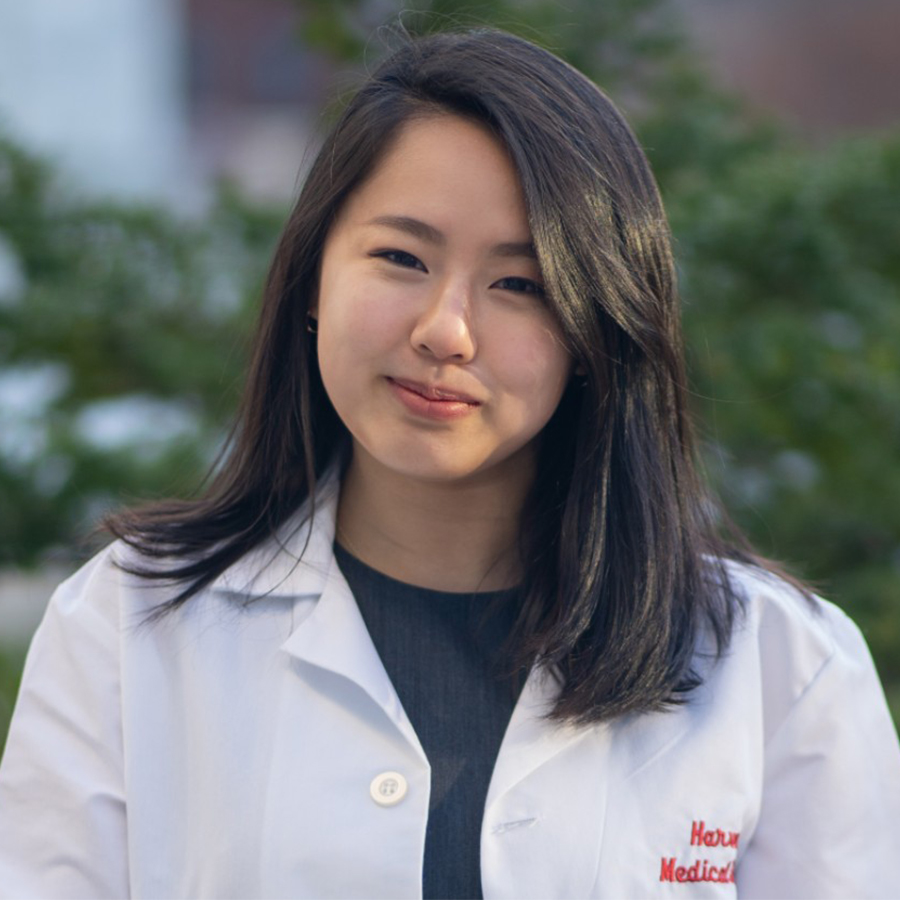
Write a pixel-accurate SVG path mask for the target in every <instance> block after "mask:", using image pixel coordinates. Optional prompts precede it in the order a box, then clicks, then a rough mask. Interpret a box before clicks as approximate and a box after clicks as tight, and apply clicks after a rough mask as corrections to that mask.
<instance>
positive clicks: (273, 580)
mask: <svg viewBox="0 0 900 900" xmlns="http://www.w3.org/2000/svg"><path fill="white" fill-rule="evenodd" d="M333 493H334V492H332V496H331V498H330V499H329V500H328V502H327V503H326V504H325V505H324V506H323V507H322V508H321V509H320V510H319V511H318V512H317V515H316V519H315V525H314V527H313V529H312V533H311V537H310V542H309V545H308V547H307V549H306V551H305V554H304V556H303V561H302V562H301V563H299V564H297V563H296V558H295V557H296V554H297V552H298V550H299V548H301V547H302V546H303V542H304V538H305V530H304V531H302V532H300V533H297V534H295V535H294V536H293V537H292V538H290V539H289V540H288V541H287V545H286V547H285V548H284V549H281V550H280V549H279V548H278V547H277V546H276V545H275V543H274V542H273V543H270V544H269V545H267V546H265V547H263V548H261V549H260V550H258V551H256V552H254V553H253V554H251V555H250V556H248V557H247V558H245V559H244V560H242V561H241V562H240V563H238V564H237V565H236V566H234V567H233V568H232V569H230V570H229V571H228V572H226V573H225V574H224V575H223V576H222V577H220V578H219V579H218V580H217V581H216V582H215V584H214V585H212V587H211V588H210V589H208V590H206V591H204V592H203V593H202V594H201V595H199V596H197V597H196V598H195V599H193V600H191V601H190V602H189V603H188V604H187V605H186V606H185V607H184V608H183V609H182V610H181V611H179V612H178V613H176V614H175V615H173V616H171V617H170V618H169V619H167V620H164V621H162V622H161V623H158V624H156V625H153V626H149V627H148V626H144V627H139V626H140V621H141V619H142V617H143V616H145V615H146V611H147V608H148V605H149V604H150V603H152V602H155V601H158V600H159V599H161V597H162V596H164V594H163V593H161V592H160V590H159V588H158V587H153V588H149V587H147V586H146V583H145V582H139V581H138V580H136V579H134V578H132V577H130V576H126V575H123V574H122V572H121V571H119V570H117V569H116V568H115V567H113V566H112V565H111V562H110V560H111V556H112V554H113V553H115V552H117V550H116V548H115V547H113V548H112V549H111V550H107V551H106V552H104V553H101V554H100V555H99V556H98V557H97V558H95V559H94V560H93V561H92V562H90V563H89V564H88V565H87V566H85V567H84V568H83V569H82V570H81V571H80V572H78V573H77V574H76V575H75V576H73V577H72V578H71V579H70V580H69V581H67V582H66V583H65V584H63V585H62V586H61V587H60V589H59V590H58V591H57V593H56V594H55V595H54V597H53V600H52V602H51V604H50V607H49V610H48V612H47V615H46V618H45V620H44V622H43V624H42V625H41V627H40V630H39V632H38V634H37V636H36V638H35V640H34V643H33V646H32V648H31V652H30V654H29V658H28V663H27V665H26V671H25V675H24V680H23V684H22V689H21V695H20V699H19V702H18V706H17V708H16V712H15V716H14V720H13V723H12V728H11V732H10V736H9V742H8V746H7V749H6V755H5V758H4V760H3V765H2V769H0V895H2V896H3V897H16V898H23V897H91V898H97V897H128V896H130V897H140V898H163V897H222V898H224V897H235V898H237V897H290V898H301V897H318V898H324V897H368V898H380V897H385V898H388V897H389V898H403V897H420V896H421V884H422V853H423V844H424V839H425V825H426V817H427V812H428V795H429V766H428V762H427V760H426V758H425V756H424V754H423V752H422V748H421V746H420V744H419V742H418V740H417V738H416V735H415V733H414V731H413V729H412V727H411V725H410V723H409V721H408V719H407V718H406V716H405V714H404V711H403V709H402V707H401V705H400V702H399V700H398V699H397V695H396V693H395V692H394V689H393V687H392V685H391V682H390V681H389V679H388V677H387V675H386V673H385V671H384V668H383V667H382V664H381V661H380V660H379V657H378V655H377V653H376V651H375V649H374V647H373V645H372V642H371V639H370V637H369V635H368V632H367V631H366V628H365V625H364V623H363V620H362V618H361V616H360V613H359V611H358V609H357V607H356V604H355V602H354V600H353V597H352V595H351V593H350V591H349V589H348V587H347V584H346V582H345V581H344V578H343V577H342V575H341V573H340V571H339V569H338V567H337V566H336V564H335V561H334V556H333V554H332V539H333V528H334V508H335V499H334V496H333ZM119 552H120V551H119ZM739 577H740V578H741V580H742V581H743V583H744V585H745V587H746V591H747V594H748V613H747V617H746V620H745V623H744V624H743V625H742V626H741V627H740V629H739V630H738V632H737V633H736V635H735V638H734V642H733V645H732V647H731V650H730V652H729V654H728V656H727V657H726V658H724V659H723V660H722V661H721V662H720V663H719V664H718V665H716V666H714V667H712V668H711V669H710V666H709V665H708V664H706V663H703V667H704V669H705V670H706V671H707V674H708V677H707V681H706V683H705V685H704V687H703V688H702V689H701V690H700V691H698V693H697V694H696V696H695V698H694V699H693V701H692V702H691V703H690V704H689V705H687V706H685V707H683V708H681V709H678V710H677V711H675V712H670V713H660V714H653V715H642V716H631V717H626V718H623V719H620V720H618V721H615V722H612V723H610V724H604V725H599V726H596V727H591V728H583V729H574V728H570V727H566V728H560V727H558V726H553V725H550V724H547V723H546V722H545V721H543V720H542V719H541V715H542V713H544V712H545V711H546V710H547V709H548V707H549V704H550V703H551V702H552V700H553V697H554V694H555V691H556V688H555V686H554V682H553V680H552V679H550V678H546V677H541V676H540V675H539V674H538V673H536V672H535V673H532V675H531V677H530V678H529V680H528V682H527V684H526V685H525V688H524V691H523V693H522V695H521V699H520V700H519V702H518V705H517V706H516V708H515V711H514V713H513V716H512V720H511V722H510V724H509V728H508V730H507V732H506V736H505V738H504V740H503V745H502V747H501V749H500V753H499V756H498V759H497V763H496V767H495V770H494V774H493V779H492V781H491V785H490V790H489V793H488V797H487V803H486V808H485V815H484V822H483V826H482V832H481V867H482V883H483V889H484V896H485V897H486V898H529V897H535V898H550V897H565V898H587V897H598V898H599V897H605V898H624V897H632V898H644V897H647V898H649V897H691V898H694V897H718V898H722V897H734V896H740V897H747V898H749V897H773V898H775V897H777V898H787V897H790V898H799V897H816V898H823V897H841V898H848V897H897V896H900V881H898V879H900V871H898V864H900V750H898V744H897V736H896V733H895V731H894V729H893V726H892V724H891V722H890V719H889V717H888V713H887V710H886V707H885V703H884V699H883V695H882V692H881V688H880V686H879V684H878V680H877V677H876V675H875V672H874V669H873V666H872V663H871V660H870V657H869V654H868V651H867V649H866V647H865V644H864V643H863V640H862V638H861V636H860V634H859V632H858V631H857V629H856V628H855V626H854V625H853V624H852V623H851V622H850V621H849V620H848V619H847V618H846V617H845V616H844V615H843V614H842V613H841V612H840V611H839V610H838V609H836V608H835V607H833V606H830V605H827V604H826V605H824V606H823V608H822V610H821V612H820V613H819V614H815V613H814V612H813V611H812V610H811V609H810V608H809V607H808V605H807V604H806V603H805V601H803V600H801V599H798V598H797V597H796V596H795V595H794V593H793V592H792V591H790V590H789V589H787V588H786V587H785V586H784V585H782V584H780V583H779V582H777V581H775V580H773V579H771V578H768V577H763V576H759V575H754V574H751V573H749V572H747V571H744V572H742V573H740V574H739ZM250 596H254V597H258V596H262V597H263V598H264V599H260V600H258V601H256V602H255V603H253V604H251V605H249V606H246V607H245V608H243V607H242V605H241V601H242V600H243V599H246V598H247V597H250ZM701 649H702V648H701ZM388 771H392V772H398V773H400V774H402V775H403V777H404V778H405V779H406V781H407V784H408V791H407V793H406V795H405V797H404V798H403V800H402V801H401V802H399V803H397V804H396V805H394V806H382V805H379V804H378V803H376V802H374V801H373V799H372V797H371V796H370V784H371V782H372V780H373V779H374V778H377V776H378V775H379V774H380V773H384V772H388ZM733 876H736V881H732V880H730V879H731V878H732V877H733ZM679 878H681V879H685V880H682V881H679ZM691 879H695V880H691ZM696 879H705V880H696Z"/></svg>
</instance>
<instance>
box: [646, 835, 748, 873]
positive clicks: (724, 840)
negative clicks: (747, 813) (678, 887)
mask: <svg viewBox="0 0 900 900" xmlns="http://www.w3.org/2000/svg"><path fill="white" fill-rule="evenodd" d="M740 839H741V834H740V832H739V831H722V829H721V828H707V827H706V822H704V821H703V820H702V819H701V820H700V821H699V822H697V821H694V822H692V823H691V846H692V847H729V848H731V849H733V850H737V846H738V842H739V841H740ZM659 880H660V881H678V882H698V881H714V882H718V883H719V884H727V883H733V882H734V860H730V861H729V862H716V861H714V860H709V859H698V860H695V861H694V862H692V863H690V864H689V865H679V862H678V859H677V858H676V857H674V856H668V857H667V856H664V857H663V858H662V859H661V860H660V870H659Z"/></svg>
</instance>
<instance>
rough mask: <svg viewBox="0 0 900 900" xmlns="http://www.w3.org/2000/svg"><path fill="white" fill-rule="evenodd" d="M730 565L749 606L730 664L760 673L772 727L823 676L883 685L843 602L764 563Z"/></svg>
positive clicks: (874, 686)
mask: <svg viewBox="0 0 900 900" xmlns="http://www.w3.org/2000/svg"><path fill="white" fill-rule="evenodd" d="M725 569H726V572H727V574H728V577H729V580H730V582H731V585H732V587H733V589H734V591H735V593H736V594H737V595H738V597H739V598H740V599H741V600H742V602H743V606H744V612H743V616H742V617H741V619H739V621H738V624H737V626H736V628H735V633H734V635H733V639H732V645H731V647H730V649H729V651H728V652H727V653H726V655H725V657H724V659H723V660H722V664H723V665H724V666H725V667H726V668H727V667H729V666H738V667H739V668H740V669H741V670H742V671H743V674H744V675H745V676H747V675H749V674H751V673H752V675H753V678H752V683H754V684H755V685H756V687H757V690H758V691H759V693H760V700H761V703H762V709H763V714H764V720H765V731H766V733H767V735H771V734H772V733H774V731H775V730H776V729H777V727H778V726H779V725H780V724H781V723H782V722H783V721H784V720H785V719H786V718H787V717H788V716H789V715H790V713H791V711H792V709H793V708H794V707H795V706H796V705H797V704H798V703H800V702H801V701H802V700H803V698H804V696H805V695H806V694H807V692H809V691H810V690H811V688H812V687H813V686H814V685H816V684H817V683H818V682H820V681H830V680H832V679H834V680H844V681H846V680H848V679H850V680H856V681H858V682H859V683H860V684H866V685H867V689H868V690H875V691H877V692H878V693H879V694H880V693H881V688H880V685H879V683H878V679H877V675H875V670H874V665H873V662H872V658H871V655H870V653H869V649H868V647H867V645H866V642H865V639H864V638H863V635H862V633H861V632H860V630H859V628H858V627H857V625H856V624H855V623H854V622H853V620H852V619H851V618H850V617H849V616H848V615H847V614H846V613H845V612H844V611H843V610H841V609H840V608H839V607H838V606H836V605H835V604H834V603H831V602H829V601H828V600H825V599H823V598H821V597H818V596H814V595H813V596H804V595H803V594H802V593H801V592H800V591H799V590H798V589H797V588H796V587H794V586H793V585H791V584H789V583H788V582H786V581H784V580H783V579H782V578H780V577H779V576H777V575H775V574H773V573H771V572H768V571H765V570H763V569H760V568H756V567H753V566H748V565H744V564H740V563H733V562H728V563H726V564H725Z"/></svg>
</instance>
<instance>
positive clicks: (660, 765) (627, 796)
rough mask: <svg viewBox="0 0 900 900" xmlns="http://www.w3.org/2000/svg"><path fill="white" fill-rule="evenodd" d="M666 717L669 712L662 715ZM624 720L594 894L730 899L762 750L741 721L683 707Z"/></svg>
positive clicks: (754, 812) (755, 806)
mask: <svg viewBox="0 0 900 900" xmlns="http://www.w3.org/2000/svg"><path fill="white" fill-rule="evenodd" d="M661 715H665V714H661ZM668 715H669V717H670V718H669V720H668V721H665V720H659V723H658V724H659V729H658V733H657V734H655V733H654V725H655V724H657V723H655V722H654V719H656V718H657V716H656V715H654V716H647V717H645V721H644V722H643V723H642V728H643V733H641V734H629V732H628V728H627V726H624V727H623V729H622V733H621V735H620V737H621V740H620V741H618V742H617V749H616V753H615V758H616V759H615V764H614V768H615V769H617V770H619V771H620V772H622V777H620V778H616V779H614V780H613V783H612V784H611V785H610V790H609V800H608V803H607V807H606V815H607V822H606V827H605V828H604V842H603V847H602V851H601V858H600V865H599V867H598V877H597V883H596V885H595V890H594V894H593V896H595V897H610V898H612V897H646V898H650V897H682V898H692V900H693V898H702V897H710V898H727V897H736V896H737V892H736V887H735V875H736V872H737V868H738V867H739V865H740V857H741V853H742V849H743V847H744V846H745V844H746V842H747V840H748V838H749V834H750V832H751V831H752V828H753V825H754V823H755V821H756V819H757V816H758V812H759V801H760V798H759V784H760V783H761V777H760V772H759V765H760V764H759V753H758V750H757V748H756V745H755V744H756V742H755V738H754V737H753V733H752V729H750V728H748V727H747V725H746V724H744V725H741V724H739V723H735V722H731V723H730V725H729V722H728V721H727V719H722V720H719V721H715V720H712V721H704V720H703V718H702V717H701V718H700V720H699V721H698V718H697V717H696V716H694V715H692V714H691V713H690V711H685V712H684V713H682V712H678V713H674V714H668Z"/></svg>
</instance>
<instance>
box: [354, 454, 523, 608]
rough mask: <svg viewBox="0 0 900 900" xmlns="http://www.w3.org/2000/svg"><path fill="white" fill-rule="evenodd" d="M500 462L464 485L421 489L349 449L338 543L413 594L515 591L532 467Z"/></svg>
mask: <svg viewBox="0 0 900 900" xmlns="http://www.w3.org/2000/svg"><path fill="white" fill-rule="evenodd" d="M507 462H508V463H511V465H504V466H498V467H495V468H494V469H492V470H491V471H490V472H487V473H481V474H476V475H473V476H471V477H469V478H467V479H464V480H459V479H457V480H453V481H426V480H419V479H415V478H410V477H407V476H405V475H402V474H398V473H396V472H393V471H392V470H390V469H386V468H384V467H382V466H380V465H379V464H378V463H377V462H375V461H374V460H373V459H372V458H371V457H369V456H368V455H367V454H366V453H365V451H363V450H360V449H359V448H354V454H353V459H352V461H351V463H350V466H349V469H348V471H347V473H346V475H345V477H344V479H343V482H342V485H341V497H340V502H339V505H338V517H337V539H338V542H339V543H340V544H341V545H342V546H343V547H344V548H345V549H346V550H349V551H350V552H351V553H352V554H353V555H354V556H356V557H357V558H358V559H360V560H362V562H364V563H366V564H367V565H369V566H371V567H372V568H373V569H377V570H378V571H379V572H383V573H384V574H385V575H389V576H390V577H392V578H396V579H397V580H399V581H404V582H407V583H409V584H415V585H418V586H419V587H425V588H430V589H432V590H438V591H453V592H471V591H496V590H502V589H504V588H508V587H514V586H515V585H516V584H518V582H519V579H520V577H521V571H520V563H519V558H518V547H517V541H518V534H519V519H520V516H521V513H522V507H523V505H524V502H525V497H526V494H527V492H528V488H529V486H530V484H531V481H532V478H533V470H534V462H533V458H532V456H531V454H523V455H522V458H521V459H516V460H508V461H507ZM496 469H502V471H501V472H497V471H496Z"/></svg>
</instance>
